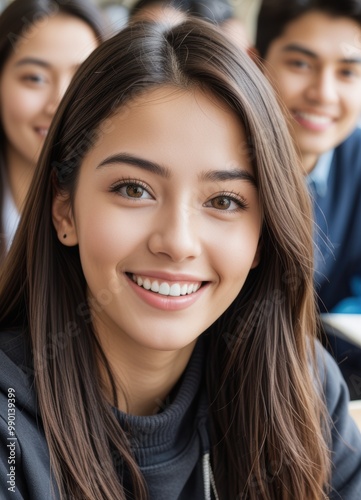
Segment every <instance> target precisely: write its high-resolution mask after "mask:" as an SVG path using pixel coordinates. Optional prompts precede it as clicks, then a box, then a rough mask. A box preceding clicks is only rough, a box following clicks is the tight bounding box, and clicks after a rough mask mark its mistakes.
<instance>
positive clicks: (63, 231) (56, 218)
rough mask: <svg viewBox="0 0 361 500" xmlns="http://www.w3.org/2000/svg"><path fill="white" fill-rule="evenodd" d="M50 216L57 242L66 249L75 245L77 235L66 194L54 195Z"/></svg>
mask: <svg viewBox="0 0 361 500" xmlns="http://www.w3.org/2000/svg"><path fill="white" fill-rule="evenodd" d="M52 216H53V224H54V227H55V231H56V232H57V235H58V239H59V241H60V242H61V243H62V244H63V245H66V246H68V247H72V246H74V245H77V244H78V235H77V231H76V225H75V220H74V216H73V211H72V207H71V203H70V199H69V195H68V194H62V193H56V194H55V195H54V199H53V208H52Z"/></svg>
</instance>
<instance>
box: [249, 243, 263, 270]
mask: <svg viewBox="0 0 361 500" xmlns="http://www.w3.org/2000/svg"><path fill="white" fill-rule="evenodd" d="M262 247H263V244H262V241H261V239H260V240H259V241H258V246H257V250H256V253H255V255H254V259H253V262H252V266H251V269H254V268H255V267H257V266H258V264H259V263H260V261H261V255H262Z"/></svg>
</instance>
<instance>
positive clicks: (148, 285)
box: [143, 278, 151, 290]
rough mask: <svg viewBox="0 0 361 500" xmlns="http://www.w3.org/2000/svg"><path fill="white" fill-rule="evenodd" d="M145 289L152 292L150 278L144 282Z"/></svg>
mask: <svg viewBox="0 0 361 500" xmlns="http://www.w3.org/2000/svg"><path fill="white" fill-rule="evenodd" d="M143 287H144V288H145V289H146V290H150V287H151V283H150V280H149V279H148V278H145V280H144V282H143Z"/></svg>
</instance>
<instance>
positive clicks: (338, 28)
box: [270, 11, 361, 59]
mask: <svg viewBox="0 0 361 500" xmlns="http://www.w3.org/2000/svg"><path fill="white" fill-rule="evenodd" d="M288 44H296V45H302V46H304V47H307V48H308V49H309V50H310V51H312V52H314V53H315V54H317V55H320V56H322V57H325V58H328V59H346V58H353V57H360V56H361V26H360V24H358V23H357V22H356V21H354V20H353V19H351V18H347V17H337V16H332V15H329V14H326V13H323V12H320V11H311V12H308V13H306V14H304V15H302V16H300V17H299V18H297V19H295V20H293V21H291V22H290V23H289V24H287V25H286V27H285V29H284V30H283V32H282V34H281V35H280V36H279V37H278V38H276V39H275V40H274V41H273V42H272V44H271V46H270V49H271V48H274V49H275V48H277V49H279V50H282V49H283V48H284V47H285V46H287V45H288Z"/></svg>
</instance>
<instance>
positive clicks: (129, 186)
mask: <svg viewBox="0 0 361 500" xmlns="http://www.w3.org/2000/svg"><path fill="white" fill-rule="evenodd" d="M110 191H111V192H112V193H117V194H119V195H120V196H123V198H128V199H132V200H147V199H148V200H151V199H153V197H152V195H151V194H150V193H149V192H148V189H147V188H146V187H145V186H143V184H141V183H140V182H135V181H134V182H132V181H118V182H116V183H115V184H113V185H112V186H110Z"/></svg>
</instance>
